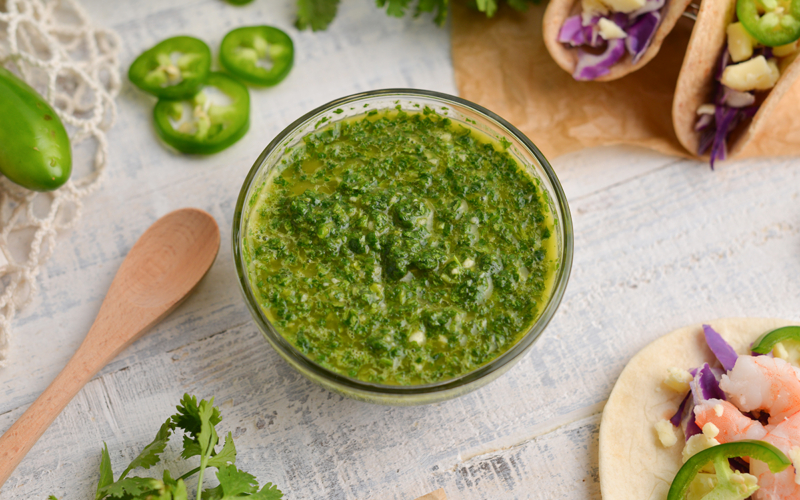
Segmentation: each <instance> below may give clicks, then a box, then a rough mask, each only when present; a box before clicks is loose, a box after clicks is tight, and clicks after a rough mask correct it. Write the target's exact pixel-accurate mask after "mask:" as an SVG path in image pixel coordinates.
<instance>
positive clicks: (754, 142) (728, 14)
mask: <svg viewBox="0 0 800 500" xmlns="http://www.w3.org/2000/svg"><path fill="white" fill-rule="evenodd" d="M735 11H736V2H735V1H733V0H703V2H702V3H701V4H700V10H699V11H698V13H697V22H696V23H695V27H694V30H693V31H692V36H691V38H690V39H689V47H688V48H687V49H686V58H685V59H684V60H683V65H682V66H681V72H680V75H679V76H678V83H677V85H676V86H675V100H674V101H673V103H672V122H673V124H674V126H675V134H676V135H677V136H678V140H679V141H680V142H681V144H682V145H683V146H684V147H685V148H686V149H687V150H689V151H690V152H692V153H694V152H696V151H697V148H698V145H699V143H700V133H698V132H696V131H695V130H694V125H695V123H696V121H697V108H699V107H700V105H702V104H704V103H707V102H711V101H712V99H713V96H712V92H713V89H714V77H715V74H716V69H717V60H718V59H719V56H720V53H721V52H722V49H723V47H724V46H725V42H726V39H727V34H726V28H727V27H728V24H730V23H731V21H732V20H733V16H734V14H735ZM799 75H800V58H799V59H796V60H795V61H794V62H793V63H792V64H790V65H789V67H788V68H787V69H786V71H785V72H784V73H783V74H782V75H781V78H780V80H778V83H777V84H776V85H775V87H774V88H773V89H772V90H770V92H769V95H768V96H767V98H766V99H765V100H764V102H763V103H762V104H761V106H760V107H759V108H758V112H757V113H756V115H755V116H754V117H753V120H752V121H751V122H750V123H749V124H747V125H746V126H745V129H744V131H743V132H741V133H740V134H738V135H736V134H734V135H733V136H732V137H733V139H732V140H731V141H730V143H729V144H728V156H729V157H730V158H734V157H750V156H778V155H789V154H797V153H798V152H800V130H798V127H800V117H798V113H797V110H798V109H800V108H798V103H800V96H798V92H800V86H798V85H797V80H798V78H797V77H798V76H799ZM793 88H794V89H795V90H794V91H791V90H792V89H793ZM784 98H785V99H784ZM779 103H780V106H778V104H779ZM787 111H788V112H787ZM786 133H788V134H790V135H789V136H788V137H787V136H786V135H785V134H786ZM705 157H708V155H705Z"/></svg>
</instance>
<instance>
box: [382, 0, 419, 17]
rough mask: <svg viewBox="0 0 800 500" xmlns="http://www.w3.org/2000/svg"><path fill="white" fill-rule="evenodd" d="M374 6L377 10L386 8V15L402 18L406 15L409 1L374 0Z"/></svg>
mask: <svg viewBox="0 0 800 500" xmlns="http://www.w3.org/2000/svg"><path fill="white" fill-rule="evenodd" d="M375 4H376V5H377V6H378V7H379V8H383V7H386V13H387V14H389V15H390V16H394V17H403V16H405V15H406V9H408V6H409V4H411V0H376V1H375Z"/></svg>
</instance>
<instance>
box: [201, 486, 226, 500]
mask: <svg viewBox="0 0 800 500" xmlns="http://www.w3.org/2000/svg"><path fill="white" fill-rule="evenodd" d="M224 496H225V493H224V492H223V491H222V486H217V487H216V488H209V489H207V490H206V491H204V492H203V494H202V495H201V496H200V498H201V499H202V500H221V499H222V497H224Z"/></svg>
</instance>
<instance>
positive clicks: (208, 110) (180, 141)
mask: <svg viewBox="0 0 800 500" xmlns="http://www.w3.org/2000/svg"><path fill="white" fill-rule="evenodd" d="M220 101H224V102H220ZM153 119H154V120H155V126H156V132H157V133H158V135H159V137H161V138H162V139H163V140H164V142H166V143H167V144H169V145H170V146H172V147H174V148H175V149H177V150H178V151H180V152H182V153H189V154H211V153H216V152H218V151H222V150H223V149H225V148H227V147H228V146H230V145H231V144H233V143H234V142H236V141H238V140H239V139H241V138H242V136H244V134H245V133H246V132H247V129H248V128H249V127H250V94H249V93H248V91H247V87H245V86H244V85H242V84H241V83H239V82H238V81H236V80H234V79H233V78H231V77H229V76H227V75H223V74H222V73H210V74H209V75H208V80H207V81H206V84H205V86H204V87H203V88H202V89H201V90H200V91H199V92H198V93H197V94H195V95H194V96H193V97H191V98H189V99H184V100H174V99H159V101H158V103H156V107H155V109H154V110H153Z"/></svg>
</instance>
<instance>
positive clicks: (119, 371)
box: [0, 0, 800, 500]
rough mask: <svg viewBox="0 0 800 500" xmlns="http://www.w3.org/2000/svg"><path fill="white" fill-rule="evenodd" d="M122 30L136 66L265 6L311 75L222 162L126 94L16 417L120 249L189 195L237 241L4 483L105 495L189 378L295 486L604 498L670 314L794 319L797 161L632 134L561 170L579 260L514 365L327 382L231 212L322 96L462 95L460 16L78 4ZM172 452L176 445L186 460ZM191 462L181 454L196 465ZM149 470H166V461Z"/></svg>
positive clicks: (7, 494) (22, 329)
mask: <svg viewBox="0 0 800 500" xmlns="http://www.w3.org/2000/svg"><path fill="white" fill-rule="evenodd" d="M84 4H85V5H86V6H87V8H88V10H90V11H91V12H93V16H94V18H95V19H96V20H97V22H99V23H102V24H105V25H107V26H111V27H113V28H115V29H116V30H118V31H119V32H120V34H121V36H122V38H123V40H125V42H126V44H127V48H126V49H125V51H124V56H123V65H125V66H126V67H127V64H130V62H131V61H132V60H133V58H134V57H135V56H136V55H138V53H139V52H141V51H142V50H143V49H145V48H146V47H148V46H150V45H152V44H154V43H155V42H157V41H159V40H160V39H162V38H164V37H166V36H169V35H172V34H177V33H185V34H194V35H198V36H201V37H202V38H204V39H205V40H206V41H207V42H208V43H209V44H210V46H211V47H212V48H215V47H217V46H218V44H219V42H220V40H221V39H222V36H223V35H224V33H225V32H227V31H228V30H230V29H232V28H234V27H237V26H241V25H245V24H256V23H266V24H272V25H276V26H279V27H281V28H282V29H285V30H286V31H287V32H288V33H289V34H290V35H291V36H292V37H293V38H294V41H295V48H296V51H297V60H296V62H295V69H294V70H293V72H292V73H291V74H290V75H289V77H288V78H287V80H286V81H285V82H284V83H282V84H281V85H279V86H277V87H275V88H272V89H264V90H253V91H252V93H251V96H252V100H253V110H252V111H253V117H252V120H253V121H252V126H251V130H250V132H249V133H248V135H247V136H245V138H244V139H243V140H242V141H241V142H240V143H238V144H237V145H236V146H234V147H232V148H230V149H229V150H226V151H224V152H222V153H220V154H218V155H214V156H211V157H208V158H189V157H186V156H182V155H176V154H172V153H170V152H169V151H167V150H166V149H164V148H163V147H161V146H160V145H159V144H158V142H157V140H156V138H155V136H154V134H153V133H152V128H151V124H150V112H151V110H152V106H153V101H152V100H151V99H150V98H149V97H147V96H145V95H143V94H141V93H139V92H138V91H136V90H135V89H133V88H131V87H130V86H129V85H128V86H126V87H125V89H124V90H123V93H122V96H121V97H120V99H119V105H120V118H119V121H118V125H117V126H116V127H115V128H114V129H113V130H112V131H111V133H110V135H109V140H110V141H111V150H112V153H111V162H110V163H111V169H110V171H109V178H108V180H107V182H106V185H105V188H104V190H103V191H102V192H100V193H97V194H95V195H93V196H92V197H91V198H90V199H89V200H87V203H86V207H85V209H84V216H83V218H82V220H81V224H80V225H79V227H78V228H76V229H75V230H73V231H72V232H71V233H68V234H65V235H64V236H63V237H62V238H61V239H60V241H59V252H58V253H57V255H54V256H53V258H52V260H51V261H50V263H49V264H48V266H47V268H46V269H45V271H44V272H43V276H42V278H41V287H42V290H41V293H40V296H39V299H38V300H37V302H36V303H35V304H33V305H32V306H31V307H30V308H28V309H27V310H26V311H23V313H22V315H21V316H20V317H19V319H18V321H17V329H18V331H19V333H20V335H19V339H18V341H17V344H16V345H14V346H13V351H12V355H13V357H14V358H15V359H16V360H17V362H16V363H13V364H12V366H10V367H8V368H7V369H4V370H2V371H0V431H3V430H6V429H8V428H9V427H10V425H11V423H12V422H13V421H14V420H15V419H16V418H17V417H18V416H19V415H20V414H21V413H22V412H23V411H24V409H25V408H26V407H27V406H28V405H29V404H30V403H31V402H32V401H33V400H34V399H35V397H36V395H38V394H39V393H40V392H41V391H42V390H43V389H44V388H45V387H46V386H47V384H48V383H49V382H50V381H51V380H53V378H54V377H55V375H56V373H57V372H58V371H59V370H60V369H61V367H63V366H64V364H65V363H66V361H67V359H68V358H69V356H70V355H71V353H72V352H74V350H75V349H76V348H77V346H78V344H79V343H80V340H81V338H82V335H83V332H85V331H86V330H87V329H88V327H89V325H90V324H91V321H92V319H93V318H94V317H95V315H96V314H97V311H98V308H99V306H100V302H101V301H102V297H103V295H104V294H105V291H106V290H107V289H108V286H109V284H110V282H111V279H112V277H113V274H114V272H115V271H116V269H117V268H118V267H119V265H120V262H121V261H122V258H123V257H124V255H125V254H126V253H127V252H128V250H129V249H130V247H131V246H132V245H133V243H134V241H135V240H136V238H137V237H138V235H139V234H140V233H141V232H142V231H143V230H144V229H145V228H146V227H147V226H149V225H150V224H151V223H152V222H153V221H155V220H156V219H157V218H158V216H159V215H161V214H164V213H166V212H168V211H170V210H172V209H175V208H180V207H183V206H195V207H199V208H202V209H204V210H206V211H208V212H209V213H211V214H212V215H214V217H215V218H216V220H217V222H218V223H219V225H220V228H221V231H222V240H223V245H222V248H221V249H220V255H219V257H218V259H217V261H216V263H215V264H214V266H213V267H212V269H211V271H210V273H209V275H208V276H207V277H206V278H205V279H204V280H203V281H202V282H201V283H200V286H199V287H198V289H197V290H196V292H195V293H194V294H193V295H192V296H191V297H190V299H189V300H187V301H186V302H185V303H184V304H183V305H182V306H180V307H179V308H178V309H177V310H176V311H175V312H174V313H173V314H172V315H171V316H169V317H168V318H166V320H165V321H164V322H163V323H161V324H160V325H159V326H157V327H156V328H155V329H154V330H153V331H152V332H151V333H150V334H149V335H147V336H145V337H144V338H142V339H141V340H139V341H138V342H136V343H135V344H133V345H132V346H130V347H129V348H127V349H126V350H125V351H124V352H122V353H121V354H120V355H119V356H118V357H117V358H116V359H115V360H114V361H112V363H111V364H109V365H108V366H107V367H106V368H105V369H104V370H102V371H101V372H100V373H99V374H98V376H96V377H95V378H94V379H93V380H92V381H91V382H90V383H89V384H88V385H87V386H86V387H85V388H84V389H83V390H82V391H81V392H80V393H79V394H78V395H77V396H76V398H75V399H74V400H73V401H72V402H71V403H70V404H69V405H68V406H67V408H66V410H65V411H64V413H62V415H61V416H60V417H59V418H57V419H56V420H55V422H54V423H53V425H52V426H51V427H50V429H49V430H48V431H47V432H46V433H45V435H44V436H43V439H41V440H40V442H39V443H37V444H36V445H35V446H34V447H33V449H32V450H31V452H30V453H29V455H28V457H27V458H26V459H25V460H24V461H23V462H22V463H21V464H20V466H19V468H18V469H17V470H16V472H15V473H14V474H13V475H12V476H11V478H10V479H9V481H8V482H7V483H6V485H5V487H4V488H3V489H2V490H0V500H17V499H20V500H21V499H26V500H27V499H29V498H46V496H47V495H49V494H55V495H56V496H58V497H59V498H60V499H61V500H69V499H85V498H89V497H90V496H91V495H93V491H94V486H95V484H96V481H97V474H98V473H97V468H98V465H99V459H100V453H99V451H100V448H101V446H102V442H103V441H106V442H107V443H108V446H109V451H110V452H111V459H112V463H113V465H114V467H115V469H116V470H117V473H119V472H120V471H121V470H122V469H123V468H124V467H125V466H126V465H127V464H128V462H129V461H130V460H131V459H133V458H134V456H135V455H136V454H137V453H138V452H139V451H140V449H141V448H142V447H143V446H144V445H145V444H147V443H148V442H149V441H150V440H151V439H152V437H153V435H155V432H156V430H157V426H158V424H159V422H161V421H163V419H164V418H165V417H166V416H167V415H169V414H171V413H172V412H173V410H174V406H175V404H176V403H177V402H178V399H179V397H180V396H181V395H182V394H183V393H184V392H186V391H188V392H191V393H195V394H197V395H198V396H200V397H211V396H215V397H216V401H217V402H218V403H220V404H221V405H222V412H223V417H224V420H223V422H222V424H221V427H222V429H223V430H225V431H231V432H233V434H234V436H235V437H236V444H237V450H238V452H239V458H238V460H237V463H238V464H239V466H240V467H241V468H242V469H244V470H247V471H250V472H252V473H253V474H255V475H256V476H257V477H258V479H259V480H260V481H262V482H263V481H272V482H274V483H276V484H277V485H278V486H279V487H280V488H281V489H282V490H283V491H285V492H287V498H288V499H294V498H298V499H326V500H327V499H332V500H344V499H347V500H350V499H353V500H371V499H390V500H410V499H414V498H417V497H419V496H421V495H424V494H427V493H429V492H431V491H435V490H437V489H439V488H444V490H445V492H446V494H447V497H448V498H449V499H450V500H485V499H489V498H492V499H494V498H501V499H553V498H557V499H575V498H599V485H598V480H597V435H598V434H597V433H598V425H599V415H600V412H601V411H602V408H603V404H604V402H605V400H606V398H607V397H608V394H609V393H610V391H611V387H612V386H613V383H614V381H615V380H616V377H617V376H618V375H619V373H620V371H621V370H622V368H623V367H624V365H625V363H626V362H627V360H628V359H630V357H631V356H633V354H634V353H635V352H636V351H638V349H640V348H641V347H643V346H644V345H646V344H647V343H648V342H649V341H651V340H653V339H654V338H656V337H658V336H659V335H662V334H664V333H667V332H669V331H671V330H674V329H675V328H678V327H681V326H684V325H687V324H692V323H696V322H700V321H704V320H709V319H714V318H719V317H733V316H758V317H761V316H774V317H784V318H787V319H794V320H798V319H800V311H799V310H798V308H797V304H798V301H797V297H800V279H798V278H800V168H798V167H800V161H798V160H786V161H776V160H773V161H756V160H750V161H746V162H737V163H731V164H726V165H722V166H720V167H719V168H718V169H717V171H716V172H711V171H710V170H709V169H708V167H707V166H705V165H703V164H701V163H698V162H692V161H685V160H676V159H675V158H672V157H667V156H662V155H659V154H655V153H651V152H648V151H644V150H641V149H636V148H601V149H592V150H585V151H581V152H578V153H572V154H569V155H566V156H563V157H560V158H558V159H556V160H555V161H554V162H553V163H554V166H555V169H556V171H557V172H558V174H559V176H560V178H561V180H562V182H563V183H564V188H565V191H566V193H567V196H568V198H569V202H570V207H571V210H572V214H573V218H574V224H575V248H576V251H575V263H574V267H573V273H572V278H571V282H570V285H569V286H568V288H567V292H566V295H565V297H564V300H563V303H562V306H561V308H560V309H559V312H558V313H557V314H556V316H555V318H554V319H553V321H552V322H551V324H550V326H549V327H548V329H547V330H546V331H545V333H544V334H543V335H542V337H541V338H540V340H539V341H538V342H537V344H536V345H534V346H533V348H532V349H531V351H530V352H529V353H528V355H527V356H526V357H525V358H524V359H523V360H521V361H520V363H519V364H518V365H517V366H515V367H514V368H512V369H511V370H510V371H509V372H508V373H507V374H506V375H504V376H503V377H501V378H500V379H498V380H497V381H495V382H494V383H492V384H490V385H489V386H487V387H485V388H483V389H481V390H478V391H476V392H474V393H472V394H469V395H467V396H464V397H462V398H459V399H456V400H454V401H448V402H445V403H441V404H436V405H431V406H426V407H418V408H388V407H378V406H372V405H368V404H364V403H359V402H356V401H350V400H346V399H342V398H341V397H339V396H337V395H334V394H331V393H329V392H326V391H324V390H322V389H319V388H317V387H316V386H314V385H312V384H310V383H309V382H307V381H306V380H305V379H303V378H302V377H300V376H299V375H298V374H297V373H295V372H294V371H293V370H291V369H290V368H289V367H288V366H287V365H286V364H285V363H284V362H283V361H282V360H281V359H280V357H279V356H278V355H277V354H275V353H274V352H273V351H272V350H271V348H270V347H269V346H268V345H267V343H266V341H265V340H264V339H263V338H262V337H261V335H260V334H259V333H258V331H257V330H256V327H255V325H254V324H253V322H252V321H251V319H250V316H249V314H248V312H247V310H246V308H245V306H244V302H243V300H242V299H241V297H240V293H239V290H238V288H237V287H238V285H237V282H236V276H235V272H234V266H233V263H232V258H231V250H230V244H229V243H227V242H229V241H230V224H231V220H232V216H233V207H234V204H235V200H236V196H237V195H238V191H239V188H240V187H241V183H242V181H243V179H244V176H245V173H246V172H247V170H248V169H249V168H250V166H251V164H252V162H253V161H254V160H255V158H256V157H257V156H258V154H259V152H260V151H261V149H262V148H263V147H265V146H266V144H267V142H268V141H269V140H270V139H271V138H272V137H273V136H274V135H275V134H277V133H278V132H280V130H281V129H282V128H283V127H285V126H286V125H288V124H289V123H291V122H292V121H293V120H294V119H296V118H297V117H299V116H301V115H302V114H303V113H305V112H307V111H309V110H310V109H312V108H313V107H315V106H317V105H320V104H323V103H324V102H326V101H328V100H330V99H333V98H336V97H340V96H342V95H345V94H348V93H352V92H356V91H361V90H368V89H373V88H386V87H398V86H405V87H409V86H410V87H417V88H428V89H432V90H439V91H443V92H448V93H455V88H454V84H453V79H452V78H453V72H452V65H451V62H450V59H449V43H448V33H447V30H440V29H438V28H436V27H435V26H434V25H433V24H432V23H430V20H429V19H426V18H424V17H423V18H420V19H416V20H415V19H410V18H409V19H403V20H397V19H393V18H389V17H388V16H386V15H385V13H383V12H381V11H379V10H377V9H376V8H375V7H374V3H373V2H372V1H371V0H353V1H350V2H343V3H342V7H341V12H340V17H339V18H337V20H336V22H335V23H334V25H333V26H332V27H331V29H330V30H329V31H327V32H323V33H305V32H303V33H299V32H297V31H296V30H295V29H293V28H292V26H291V22H292V20H293V16H294V7H293V5H294V2H293V1H291V0H285V1H283V0H282V1H280V2H279V1H278V0H275V1H266V0H256V1H254V2H253V3H252V4H250V5H249V6H247V7H243V8H235V7H232V6H230V5H228V4H227V3H225V2H223V1H221V0H203V1H200V0H178V1H176V2H170V3H169V5H166V2H158V1H155V0H147V1H145V0H141V1H139V2H137V4H136V8H135V9H133V8H132V7H131V8H127V7H126V8H122V7H119V5H114V4H113V3H111V2H101V1H100V0H84ZM177 446H179V445H178V444H177V443H176V446H173V447H170V448H168V453H167V455H168V460H167V462H168V464H175V463H178V461H177V460H176V458H177V456H178V454H179V448H178V447H177ZM181 472H183V471H181ZM160 473H161V470H160V469H156V470H155V471H154V474H160Z"/></svg>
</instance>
